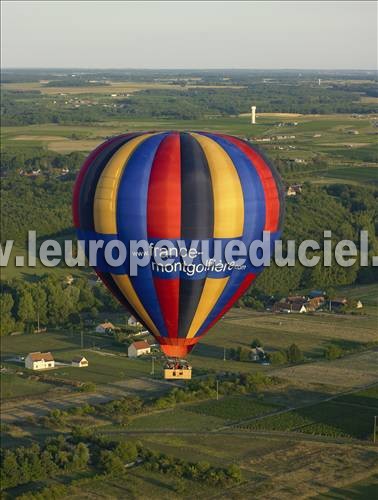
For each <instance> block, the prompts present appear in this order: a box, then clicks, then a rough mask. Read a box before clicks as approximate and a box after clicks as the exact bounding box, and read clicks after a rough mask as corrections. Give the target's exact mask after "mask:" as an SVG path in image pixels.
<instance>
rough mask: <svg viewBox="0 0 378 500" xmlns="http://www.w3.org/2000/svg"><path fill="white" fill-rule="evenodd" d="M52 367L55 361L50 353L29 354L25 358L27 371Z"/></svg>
mask: <svg viewBox="0 0 378 500" xmlns="http://www.w3.org/2000/svg"><path fill="white" fill-rule="evenodd" d="M54 366H55V360H54V357H53V355H52V354H51V352H30V353H29V354H28V355H27V356H26V358H25V368H29V370H46V369H47V368H54Z"/></svg>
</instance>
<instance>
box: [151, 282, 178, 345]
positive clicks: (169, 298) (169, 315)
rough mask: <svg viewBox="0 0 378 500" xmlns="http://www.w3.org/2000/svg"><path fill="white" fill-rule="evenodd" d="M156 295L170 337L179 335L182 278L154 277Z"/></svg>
mask: <svg viewBox="0 0 378 500" xmlns="http://www.w3.org/2000/svg"><path fill="white" fill-rule="evenodd" d="M154 285H155V290H156V295H157V297H158V300H159V304H160V308H161V312H162V315H163V318H164V320H165V324H166V327H167V331H168V337H169V338H176V337H177V330H178V317H179V295H180V279H179V278H175V279H161V278H154Z"/></svg>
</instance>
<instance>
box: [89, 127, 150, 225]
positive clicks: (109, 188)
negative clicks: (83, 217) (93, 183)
mask: <svg viewBox="0 0 378 500" xmlns="http://www.w3.org/2000/svg"><path fill="white" fill-rule="evenodd" d="M152 135H154V134H144V135H141V136H139V137H135V138H134V139H131V140H130V141H128V142H127V143H126V144H124V145H123V146H122V147H120V148H119V149H118V151H117V152H116V153H115V154H114V155H113V156H112V157H111V159H110V160H109V162H108V164H107V165H106V167H105V168H104V170H103V171H102V173H101V176H100V179H99V181H98V183H97V187H96V193H95V196H94V204H93V217H94V225H95V231H97V232H99V233H103V234H115V233H117V194H118V187H119V184H120V181H121V177H122V174H123V171H124V169H125V166H126V162H127V161H128V159H129V158H130V156H131V154H132V153H133V152H134V150H135V149H136V148H137V147H138V146H139V144H140V143H141V142H143V141H145V140H146V139H147V138H148V137H151V136H152Z"/></svg>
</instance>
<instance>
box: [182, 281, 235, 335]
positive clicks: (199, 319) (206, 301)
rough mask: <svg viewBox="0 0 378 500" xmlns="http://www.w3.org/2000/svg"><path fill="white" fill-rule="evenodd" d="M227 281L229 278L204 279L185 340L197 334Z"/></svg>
mask: <svg viewBox="0 0 378 500" xmlns="http://www.w3.org/2000/svg"><path fill="white" fill-rule="evenodd" d="M229 279H230V278H229V276H228V277H226V278H206V281H205V285H204V287H203V290H202V294H201V299H200V301H199V304H198V307H197V310H196V314H195V315H194V318H193V320H192V323H191V325H190V328H189V331H188V334H187V336H186V338H187V339H190V338H192V337H194V335H195V334H196V333H197V332H198V330H199V329H200V327H201V326H202V323H203V322H204V321H205V319H206V318H207V316H208V315H209V314H210V312H211V311H212V309H213V308H214V306H215V304H216V303H217V300H218V299H219V297H220V296H221V294H222V293H223V290H224V287H225V286H226V285H227V282H228V280H229Z"/></svg>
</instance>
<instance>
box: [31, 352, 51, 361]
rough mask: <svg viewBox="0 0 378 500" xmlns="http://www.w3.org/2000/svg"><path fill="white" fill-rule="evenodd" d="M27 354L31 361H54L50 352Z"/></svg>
mask: <svg viewBox="0 0 378 500" xmlns="http://www.w3.org/2000/svg"><path fill="white" fill-rule="evenodd" d="M28 356H30V358H31V360H32V361H42V360H44V361H54V357H53V355H52V354H51V352H30V353H29V354H28Z"/></svg>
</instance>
